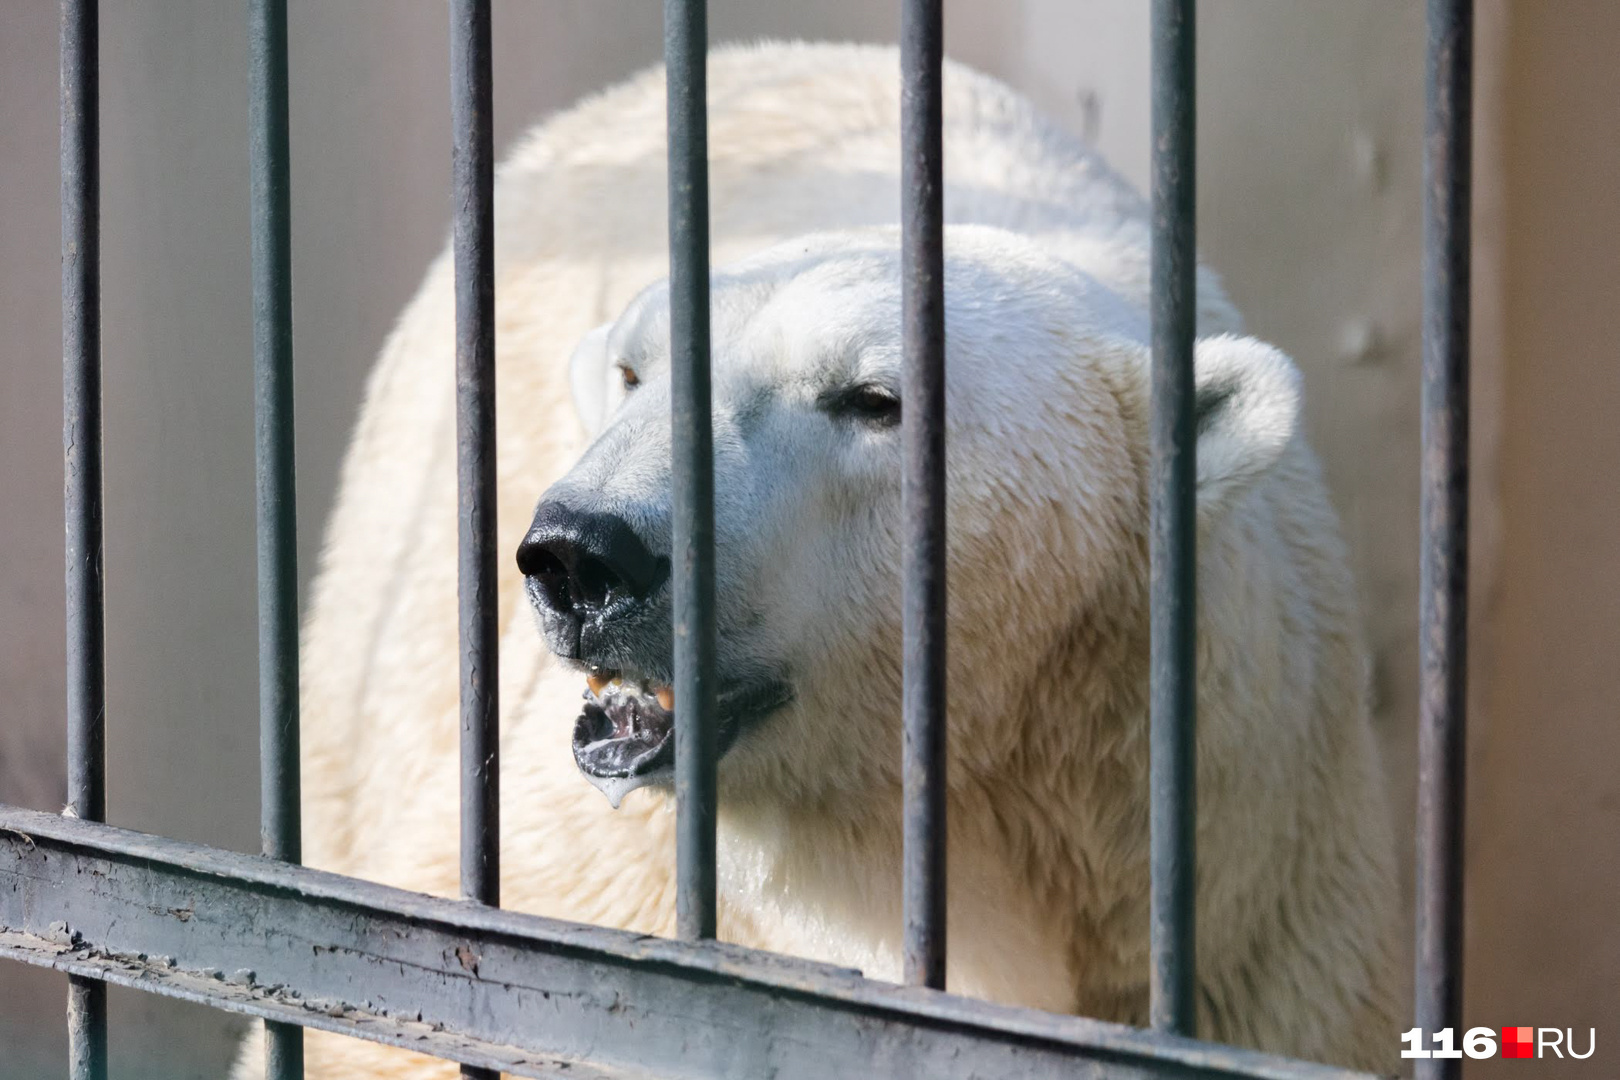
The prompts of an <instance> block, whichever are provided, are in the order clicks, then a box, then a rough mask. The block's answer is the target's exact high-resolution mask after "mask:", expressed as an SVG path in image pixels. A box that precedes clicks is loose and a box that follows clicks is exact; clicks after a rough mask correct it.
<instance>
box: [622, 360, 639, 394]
mask: <svg viewBox="0 0 1620 1080" xmlns="http://www.w3.org/2000/svg"><path fill="white" fill-rule="evenodd" d="M619 379H620V380H621V381H622V382H623V383H624V388H625V389H626V390H634V389H635V388H636V387H638V386H640V385H641V376H640V375H637V374H636V369H635V368H632V367H625V366H624V365H623V364H620V365H619Z"/></svg>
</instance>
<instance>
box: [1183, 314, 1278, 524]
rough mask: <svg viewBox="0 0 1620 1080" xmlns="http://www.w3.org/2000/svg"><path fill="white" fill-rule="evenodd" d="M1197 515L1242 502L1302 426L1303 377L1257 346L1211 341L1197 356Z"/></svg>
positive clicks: (1230, 339)
mask: <svg viewBox="0 0 1620 1080" xmlns="http://www.w3.org/2000/svg"><path fill="white" fill-rule="evenodd" d="M1193 372H1194V375H1193V379H1194V386H1195V393H1194V405H1193V410H1194V415H1195V417H1196V423H1197V426H1198V509H1199V511H1200V512H1201V513H1206V514H1207V513H1210V512H1212V511H1215V510H1217V509H1218V508H1220V507H1222V506H1224V505H1228V504H1229V503H1230V502H1231V501H1232V500H1233V499H1235V498H1237V497H1238V496H1240V495H1241V494H1242V493H1243V492H1244V491H1245V490H1247V489H1248V487H1249V485H1250V484H1252V483H1253V482H1254V481H1255V480H1256V479H1257V478H1259V477H1260V476H1261V475H1262V474H1264V473H1265V471H1266V470H1267V469H1269V468H1271V466H1272V465H1273V464H1275V463H1276V461H1277V459H1278V458H1279V457H1280V456H1282V452H1283V449H1284V448H1285V447H1286V446H1287V445H1288V441H1289V440H1290V439H1292V438H1293V437H1294V429H1295V428H1296V427H1297V426H1298V424H1299V397H1300V389H1299V369H1297V368H1296V367H1295V366H1294V362H1293V361H1292V360H1290V359H1288V357H1286V356H1284V355H1283V354H1282V353H1281V352H1278V351H1277V350H1276V349H1274V348H1272V347H1271V346H1269V345H1266V344H1263V343H1262V342H1259V341H1256V340H1255V339H1254V338H1248V337H1234V336H1230V335H1226V336H1222V337H1213V338H1205V339H1203V340H1202V341H1199V342H1198V343H1197V344H1196V345H1195V346H1194V349H1193Z"/></svg>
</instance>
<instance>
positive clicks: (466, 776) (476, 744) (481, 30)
mask: <svg viewBox="0 0 1620 1080" xmlns="http://www.w3.org/2000/svg"><path fill="white" fill-rule="evenodd" d="M491 83H492V64H491V52H490V4H489V0H453V2H452V3H451V5H450V117H451V128H452V130H453V136H452V138H453V145H452V153H451V157H452V173H453V176H452V187H453V197H452V202H453V204H454V215H455V239H454V240H453V245H454V249H455V253H454V257H455V277H456V286H455V289H456V520H457V523H458V532H457V551H458V563H457V571H458V584H459V588H458V598H459V612H460V629H461V892H462V895H463V896H465V897H466V898H467V899H469V900H476V901H478V902H479V903H481V904H491V905H493V904H498V903H500V890H501V871H500V865H501V864H500V723H499V721H500V709H499V698H498V691H499V683H500V666H499V665H500V654H499V643H500V642H499V627H498V624H497V619H496V612H497V602H496V580H495V164H494V162H495V151H494V145H495V141H494V133H493V127H492V125H491V123H490V118H491V115H490V113H491Z"/></svg>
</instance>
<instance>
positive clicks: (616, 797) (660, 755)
mask: <svg viewBox="0 0 1620 1080" xmlns="http://www.w3.org/2000/svg"><path fill="white" fill-rule="evenodd" d="M604 689H608V691H609V692H608V693H606V694H602V693H601V692H600V691H598V690H597V688H596V687H595V686H594V685H593V686H592V687H591V691H592V692H591V694H590V695H588V696H587V698H586V703H585V708H584V709H583V710H582V711H581V713H580V715H579V718H578V719H577V720H576V721H575V722H574V738H573V746H574V763H575V764H576V765H578V766H579V771H580V772H581V773H583V774H584V775H585V779H587V780H589V781H590V782H591V783H592V784H593V785H594V786H595V787H596V788H597V789H598V790H599V791H601V792H602V794H604V795H606V796H607V798H608V801H609V802H610V803H612V804H613V808H614V809H615V810H617V809H618V808H619V803H620V801H621V800H622V799H623V798H624V796H625V795H627V794H628V793H629V792H631V791H634V790H635V789H636V788H638V787H645V786H646V785H648V784H651V783H656V782H658V781H660V780H664V779H667V778H668V776H669V773H670V771H671V770H672V769H673V768H674V763H675V739H674V731H675V723H674V720H675V718H674V716H673V715H672V714H671V712H670V711H669V709H668V708H667V707H665V701H666V700H667V701H669V703H670V704H673V702H674V699H673V696H672V695H668V691H667V688H666V689H665V690H664V692H661V693H655V694H646V693H640V692H636V691H632V690H628V689H626V688H621V687H619V686H613V687H611V688H607V687H604Z"/></svg>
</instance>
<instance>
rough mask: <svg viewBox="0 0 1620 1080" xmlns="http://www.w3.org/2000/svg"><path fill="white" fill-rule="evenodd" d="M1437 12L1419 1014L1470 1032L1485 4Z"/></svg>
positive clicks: (1422, 611)
mask: <svg viewBox="0 0 1620 1080" xmlns="http://www.w3.org/2000/svg"><path fill="white" fill-rule="evenodd" d="M1428 21H1429V45H1428V64H1427V88H1428V121H1427V124H1426V125H1425V130H1424V165H1423V181H1424V184H1423V187H1424V202H1423V232H1424V242H1423V405H1422V409H1423V463H1422V477H1423V479H1422V490H1423V496H1422V498H1423V504H1422V522H1423V541H1422V554H1421V558H1420V564H1419V577H1420V585H1419V589H1420V597H1419V626H1420V629H1419V633H1418V652H1419V661H1418V663H1419V691H1418V693H1419V697H1418V812H1417V950H1416V962H1417V963H1416V966H1417V971H1416V993H1415V997H1414V1017H1415V1019H1414V1023H1415V1024H1416V1026H1417V1027H1419V1028H1421V1029H1422V1030H1423V1031H1425V1032H1435V1031H1439V1030H1441V1029H1443V1028H1452V1029H1454V1030H1457V1031H1461V1030H1462V944H1463V941H1462V937H1463V924H1462V919H1463V803H1464V775H1465V760H1466V739H1465V735H1466V720H1467V714H1466V708H1467V688H1468V309H1469V302H1468V300H1469V297H1468V291H1469V242H1470V231H1469V209H1470V202H1471V199H1470V196H1471V182H1472V181H1471V170H1470V160H1471V157H1470V155H1471V154H1472V148H1473V140H1472V123H1473V103H1472V95H1473V82H1472V77H1473V57H1472V50H1473V4H1472V3H1470V2H1469V0H1430V2H1429V6H1428ZM1415 1066H1416V1068H1415V1075H1416V1077H1417V1080H1455V1078H1456V1077H1458V1076H1460V1075H1461V1072H1462V1062H1461V1061H1460V1060H1459V1059H1456V1058H1440V1057H1435V1058H1424V1059H1419V1060H1418V1061H1417V1062H1416V1063H1415Z"/></svg>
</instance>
